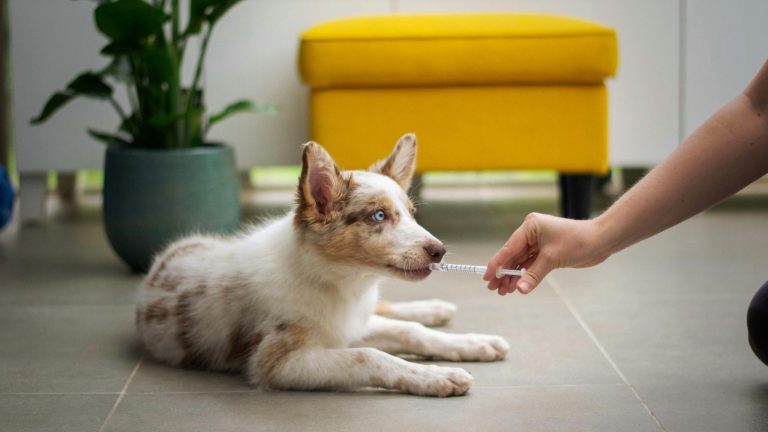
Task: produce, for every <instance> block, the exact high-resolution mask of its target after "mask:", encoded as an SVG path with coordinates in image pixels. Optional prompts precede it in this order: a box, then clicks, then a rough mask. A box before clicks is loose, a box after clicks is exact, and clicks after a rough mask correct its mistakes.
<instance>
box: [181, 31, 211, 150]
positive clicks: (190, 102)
mask: <svg viewBox="0 0 768 432" xmlns="http://www.w3.org/2000/svg"><path fill="white" fill-rule="evenodd" d="M211 31H212V29H211V26H210V25H209V26H208V27H207V30H206V32H205V36H203V45H202V47H200V56H199V57H198V58H197V66H196V67H195V77H194V79H193V80H192V86H191V87H190V88H189V92H188V94H187V109H186V110H185V116H184V120H185V124H186V128H185V138H186V139H190V136H189V135H190V134H191V132H192V121H191V116H192V108H193V106H194V104H195V97H196V96H197V85H198V83H199V82H200V75H202V72H203V63H204V62H205V53H206V51H208V41H209V40H210V38H211ZM202 138H203V137H201V139H202Z"/></svg>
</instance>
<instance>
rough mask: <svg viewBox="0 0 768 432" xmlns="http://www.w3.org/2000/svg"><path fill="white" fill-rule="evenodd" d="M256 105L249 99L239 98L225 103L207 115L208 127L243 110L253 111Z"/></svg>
mask: <svg viewBox="0 0 768 432" xmlns="http://www.w3.org/2000/svg"><path fill="white" fill-rule="evenodd" d="M255 110H256V105H254V104H253V102H251V101H249V100H239V101H237V102H233V103H231V104H229V105H227V106H226V107H225V108H224V109H223V110H221V111H219V112H218V113H216V114H212V115H211V116H210V117H208V127H211V126H213V125H214V124H216V123H218V122H220V121H222V120H224V119H225V118H227V117H229V116H231V115H233V114H237V113H239V112H244V111H255Z"/></svg>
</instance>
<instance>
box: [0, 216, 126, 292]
mask: <svg viewBox="0 0 768 432" xmlns="http://www.w3.org/2000/svg"><path fill="white" fill-rule="evenodd" d="M0 257H1V259H0V305H101V304H103V305H115V304H133V302H134V299H135V297H136V288H137V286H138V283H139V280H140V277H139V276H137V275H133V274H131V273H130V272H129V270H128V268H127V267H126V266H124V265H123V264H122V263H121V262H120V261H119V259H118V258H117V256H116V255H115V254H114V253H113V252H112V250H111V249H110V248H109V244H108V243H107V239H106V236H105V234H104V230H103V228H102V226H101V222H100V215H99V213H94V209H92V208H84V209H81V210H78V211H75V212H74V214H71V215H68V217H64V218H56V219H53V220H51V221H50V223H48V224H46V225H42V226H41V225H38V226H29V227H24V228H22V229H21V230H19V231H18V233H17V234H16V235H15V236H14V237H13V238H12V239H6V240H5V241H4V242H2V243H0Z"/></svg>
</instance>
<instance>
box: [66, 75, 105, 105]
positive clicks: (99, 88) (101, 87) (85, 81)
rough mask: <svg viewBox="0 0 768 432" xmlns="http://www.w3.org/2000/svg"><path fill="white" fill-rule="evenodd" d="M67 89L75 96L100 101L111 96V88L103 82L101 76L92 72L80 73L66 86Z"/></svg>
mask: <svg viewBox="0 0 768 432" xmlns="http://www.w3.org/2000/svg"><path fill="white" fill-rule="evenodd" d="M67 88H68V89H69V90H71V91H72V92H73V93H75V94H76V95H83V96H89V97H95V98H101V99H104V98H108V97H110V96H112V87H110V86H109V85H108V84H107V83H105V82H104V80H103V79H102V78H101V75H99V74H97V73H94V72H83V73H81V74H80V75H78V76H77V77H76V78H75V79H73V80H72V81H71V82H70V83H69V84H67Z"/></svg>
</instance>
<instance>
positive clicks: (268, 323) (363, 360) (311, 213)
mask: <svg viewBox="0 0 768 432" xmlns="http://www.w3.org/2000/svg"><path fill="white" fill-rule="evenodd" d="M415 161H416V137H415V136H414V135H413V134H408V135H405V136H403V137H402V138H400V140H399V141H398V142H397V144H396V146H395V148H394V150H393V152H392V153H391V155H390V156H389V157H388V158H387V159H385V160H382V161H379V162H378V163H376V164H374V165H373V166H372V167H371V168H370V169H369V170H368V171H340V170H339V168H338V167H337V166H336V164H335V162H334V161H333V159H331V156H330V155H329V154H328V153H327V152H326V151H325V149H323V147H321V146H320V145H318V144H316V143H313V142H310V143H307V144H305V145H304V148H303V154H302V170H301V177H300V179H299V186H298V191H297V194H296V202H297V203H296V206H295V208H294V210H293V211H291V212H290V213H288V214H287V215H285V216H284V217H282V218H279V219H276V220H273V221H271V222H268V223H265V224H262V225H260V226H257V227H255V228H253V229H251V230H249V231H247V232H245V233H243V234H241V235H239V236H237V237H234V238H218V237H211V236H200V235H195V236H191V237H187V238H184V239H182V240H179V241H177V242H175V243H173V244H171V245H170V246H169V247H168V248H167V249H166V250H165V251H164V252H162V253H160V254H159V255H158V256H157V258H156V259H155V261H154V263H153V265H152V268H151V269H150V272H149V274H148V275H147V277H146V279H145V280H144V282H143V284H142V286H141V288H140V290H139V294H138V305H137V310H136V312H137V313H136V324H137V327H138V331H139V334H140V335H141V338H142V339H143V341H144V344H145V345H146V348H147V350H148V351H149V352H150V353H151V354H152V355H153V356H155V357H156V358H158V359H160V360H163V361H165V362H167V363H170V364H172V365H179V366H183V367H193V368H206V369H214V370H233V371H244V373H245V375H246V377H247V379H248V381H249V382H250V383H252V384H254V385H257V386H260V387H261V388H265V389H286V390H288V389H290V390H311V389H329V390H344V389H355V388H361V387H378V388H384V389H393V390H398V391H402V392H407V393H412V394H416V395H425V396H441V397H443V396H456V395H462V394H464V393H466V392H467V390H468V389H469V387H470V385H471V384H472V376H471V375H470V374H469V373H467V372H466V371H464V370H463V369H459V368H450V367H439V366H432V365H424V364H419V363H412V362H408V361H406V360H404V359H402V358H400V357H397V356H396V355H397V354H411V355H417V356H420V357H424V358H430V359H442V360H450V361H495V360H501V359H503V358H504V356H505V355H506V353H507V351H508V350H509V345H508V344H507V342H506V341H505V340H504V339H502V338H500V337H497V336H489V335H479V334H448V333H442V332H438V331H436V330H433V329H430V328H428V327H425V326H424V325H423V324H429V325H433V324H441V323H443V322H445V321H446V320H448V319H450V317H451V316H452V315H453V313H454V312H455V306H453V305H452V304H450V303H446V302H441V301H439V300H433V301H426V302H411V303H393V304H387V303H382V304H380V305H379V308H378V311H377V309H376V307H377V301H378V298H379V288H378V287H379V283H380V282H381V281H382V279H383V278H386V277H395V278H400V279H405V280H409V281H418V280H422V279H424V278H426V277H427V276H429V274H430V270H429V265H430V264H431V263H433V262H439V261H440V260H441V259H442V257H443V255H444V254H445V248H444V247H443V244H442V243H441V242H440V241H438V240H437V239H436V238H435V237H434V236H432V235H431V234H430V233H429V232H427V231H426V230H425V229H424V228H422V227H421V226H419V224H418V223H416V221H415V219H414V217H413V215H414V212H415V210H414V207H413V204H412V203H411V201H410V200H409V199H408V196H407V194H406V191H407V190H408V188H409V186H410V183H411V179H412V177H413V173H414V168H415ZM374 312H378V315H376V314H374ZM396 318H401V319H402V318H405V319H412V320H415V321H419V322H413V321H404V320H401V319H396Z"/></svg>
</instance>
